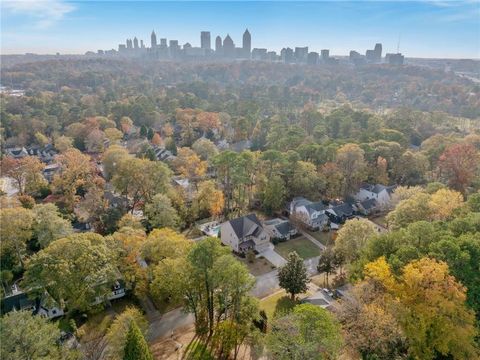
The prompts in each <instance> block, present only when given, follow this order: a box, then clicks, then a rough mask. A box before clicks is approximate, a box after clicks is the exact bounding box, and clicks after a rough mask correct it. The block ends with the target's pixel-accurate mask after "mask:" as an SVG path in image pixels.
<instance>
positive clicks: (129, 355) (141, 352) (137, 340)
mask: <svg viewBox="0 0 480 360" xmlns="http://www.w3.org/2000/svg"><path fill="white" fill-rule="evenodd" d="M124 353H125V354H124V355H123V360H153V357H152V353H151V352H150V349H149V348H148V344H147V342H146V341H145V338H144V337H143V335H142V332H141V331H140V329H139V328H138V325H137V324H136V323H135V321H132V322H130V328H129V329H128V334H127V341H126V343H125V351H124Z"/></svg>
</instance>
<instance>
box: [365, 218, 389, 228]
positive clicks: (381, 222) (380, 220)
mask: <svg viewBox="0 0 480 360" xmlns="http://www.w3.org/2000/svg"><path fill="white" fill-rule="evenodd" d="M386 217H387V216H386V215H381V216H377V217H370V218H369V220H370V221H371V222H374V223H375V224H377V225H380V226H382V227H387V219H386Z"/></svg>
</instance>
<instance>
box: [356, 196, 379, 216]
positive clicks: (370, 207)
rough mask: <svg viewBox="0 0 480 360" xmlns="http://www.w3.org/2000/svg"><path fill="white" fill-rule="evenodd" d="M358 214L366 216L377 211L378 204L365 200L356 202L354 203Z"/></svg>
mask: <svg viewBox="0 0 480 360" xmlns="http://www.w3.org/2000/svg"><path fill="white" fill-rule="evenodd" d="M355 206H356V208H357V209H358V212H359V213H360V214H362V215H365V216H368V215H371V214H374V213H376V212H378V211H379V209H378V203H377V200H375V199H366V200H363V201H357V202H356V203H355Z"/></svg>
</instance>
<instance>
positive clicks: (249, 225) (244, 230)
mask: <svg viewBox="0 0 480 360" xmlns="http://www.w3.org/2000/svg"><path fill="white" fill-rule="evenodd" d="M229 223H230V225H231V226H232V229H233V231H234V232H235V234H236V235H237V237H238V238H239V239H242V238H244V237H246V236H249V235H253V236H257V235H258V234H259V233H260V231H261V230H262V225H261V224H260V221H259V220H258V218H257V215H255V214H249V215H246V216H242V217H239V218H236V219H233V220H230V221H229Z"/></svg>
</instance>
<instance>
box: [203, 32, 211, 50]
mask: <svg viewBox="0 0 480 360" xmlns="http://www.w3.org/2000/svg"><path fill="white" fill-rule="evenodd" d="M200 47H201V48H202V49H205V50H210V49H211V48H212V45H211V41H210V31H202V32H201V33H200Z"/></svg>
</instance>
